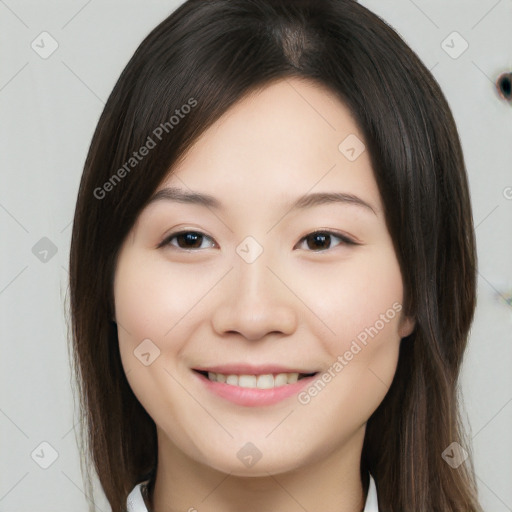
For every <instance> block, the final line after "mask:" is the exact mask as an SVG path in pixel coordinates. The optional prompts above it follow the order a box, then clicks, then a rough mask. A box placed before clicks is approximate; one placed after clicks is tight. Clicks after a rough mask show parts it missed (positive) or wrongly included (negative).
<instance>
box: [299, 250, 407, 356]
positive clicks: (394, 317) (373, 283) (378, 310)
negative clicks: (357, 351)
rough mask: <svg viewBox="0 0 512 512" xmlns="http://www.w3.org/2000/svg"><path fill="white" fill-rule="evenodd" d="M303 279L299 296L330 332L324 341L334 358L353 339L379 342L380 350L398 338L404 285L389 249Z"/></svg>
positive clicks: (371, 253) (356, 258) (344, 262)
mask: <svg viewBox="0 0 512 512" xmlns="http://www.w3.org/2000/svg"><path fill="white" fill-rule="evenodd" d="M304 275H308V276H309V277H308V278H307V279H303V280H302V285H303V286H304V288H303V290H302V291H301V292H300V293H301V294H302V296H304V297H308V299H307V303H308V305H309V304H311V310H312V311H313V313H314V314H315V315H316V317H317V319H321V320H322V323H323V324H324V325H325V326H326V327H327V330H326V331H325V332H326V334H325V335H324V336H322V337H321V339H322V340H323V342H324V344H325V345H326V347H327V349H328V352H329V353H330V354H331V355H332V356H334V355H339V354H340V353H343V352H344V351H345V350H348V349H349V348H350V345H351V342H352V341H353V340H359V341H361V343H363V344H364V342H365V341H368V340H375V343H373V345H374V346H375V348H378V346H379V344H381V343H385V341H386V340H387V339H390V338H392V339H395V338H396V337H397V336H398V326H399V320H400V315H401V313H400V311H401V309H402V299H403V283H402V277H401V273H400V267H399V265H398V262H397V260H396V257H395V254H394V251H393V250H392V249H391V248H388V247H383V248H382V249H381V250H379V251H376V250H375V251H367V253H365V254H360V255H358V256H357V257H354V258H351V259H350V260H346V261H343V262H336V263H335V264H333V265H331V266H329V268H328V269H327V270H326V268H323V269H321V270H319V271H318V272H315V274H311V273H306V272H305V273H304ZM368 345H369V342H368ZM366 352H367V355H368V351H366ZM363 359H364V358H363Z"/></svg>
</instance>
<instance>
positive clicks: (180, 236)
mask: <svg viewBox="0 0 512 512" xmlns="http://www.w3.org/2000/svg"><path fill="white" fill-rule="evenodd" d="M174 239H176V243H172V241H173V240H174ZM205 239H209V240H213V239H212V238H211V237H209V236H208V235H205V234H204V233H201V232H200V231H178V232H176V233H171V234H170V235H169V236H167V237H166V238H165V239H164V240H163V242H161V243H160V244H159V245H158V247H162V246H167V245H171V246H173V247H176V248H177V249H183V250H195V249H207V248H208V247H201V246H202V242H203V241H204V240H205ZM214 244H215V242H214Z"/></svg>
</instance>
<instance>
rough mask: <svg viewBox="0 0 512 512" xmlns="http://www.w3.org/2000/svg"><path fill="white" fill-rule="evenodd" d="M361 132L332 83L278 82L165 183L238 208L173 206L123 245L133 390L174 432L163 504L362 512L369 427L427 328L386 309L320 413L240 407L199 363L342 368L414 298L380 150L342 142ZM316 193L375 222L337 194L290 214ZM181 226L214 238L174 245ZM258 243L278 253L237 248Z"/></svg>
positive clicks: (225, 122) (224, 510) (159, 204)
mask: <svg viewBox="0 0 512 512" xmlns="http://www.w3.org/2000/svg"><path fill="white" fill-rule="evenodd" d="M350 134H355V135H356V136H357V137H358V138H359V139H360V140H361V141H363V140H364V138H363V136H362V134H361V133H360V131H359V129H358V127H357V126H356V124H355V122H354V119H353V118H352V116H351V115H350V113H349V111H348V109H347V108H346V107H345V106H344V105H343V104H342V103H341V102H340V101H339V100H338V99H337V97H336V96H334V95H333V94H332V93H331V92H330V91H329V90H327V89H325V88H324V87H323V86H320V85H318V84H316V83H313V82H310V81H306V80H302V79H298V78H293V79H286V80H280V81H277V82H274V83H272V84H271V85H267V86H266V87H265V88H264V89H262V90H259V91H257V92H255V93H253V94H250V95H248V96H246V97H245V98H243V99H242V100H241V101H240V102H238V103H237V104H236V105H235V106H233V107H232V108H231V109H230V110H229V111H228V112H226V114H225V115H224V116H222V117H221V118H220V119H219V120H218V121H217V122H216V123H215V124H214V125H212V126H211V127H210V128H209V129H208V130H207V131H206V132H204V134H203V135H202V136H201V137H200V138H199V139H198V140H197V141H196V143H195V145H194V146H193V147H192V148H191V149H190V150H189V152H188V153H187V154H186V155H185V158H183V159H182V160H181V161H180V162H179V163H178V165H176V166H175V168H174V169H173V173H172V174H169V175H168V176H167V177H166V179H165V180H164V181H163V182H162V183H161V185H160V186H159V187H158V190H160V189H162V188H164V187H166V186H170V185H173V186H177V187H180V188H182V189H184V190H185V191H188V192H190V191H192V190H193V191H198V192H202V193H208V194H211V195H213V196H215V197H216V198H217V199H218V200H219V201H221V202H222V205H223V209H221V210H218V211H217V210H215V209H213V208H209V207H205V206H202V205H196V204H184V203H178V202H171V201H164V200H161V201H156V202H153V203H151V204H150V205H149V206H147V207H146V208H145V209H144V210H143V211H142V212H141V215H140V216H139V217H138V219H137V222H136V223H135V225H134V226H133V228H132V231H131V232H130V234H129V235H128V237H127V238H126V240H125V241H124V244H123V246H122V248H121V252H120V254H119V258H118V262H117V266H116V274H115V283H114V296H115V309H116V321H117V322H118V325H119V327H120V328H119V348H120V353H121V358H122V363H123V367H124V369H125V372H126V375H127V379H128V381H129V383H130V386H131V387H132V389H133V391H134V393H135V395H136V396H137V398H138V399H139V401H140V402H141V404H142V405H143V406H144V408H145V409H146V410H147V411H148V413H149V414H150V416H151V417H152V418H153V419H154V421H155V423H156V426H157V435H158V469H157V475H156V483H155V490H154V494H153V497H152V508H153V510H154V511H155V512H164V511H166V512H168V511H178V510H180V511H186V510H190V509H192V510H193V509H197V510H198V511H199V512H231V511H232V512H237V511H239V510H242V509H243V510H245V511H247V512H252V511H254V512H256V511H257V512H261V511H280V512H296V511H297V512H298V511H301V512H303V511H304V510H307V511H315V510H322V511H323V512H331V511H332V512H334V511H336V512H359V511H361V510H362V509H363V507H364V504H365V499H366V496H365V494H364V492H363V487H362V483H361V478H360V473H359V465H360V457H361V451H362V444H363V440H364V435H365V427H366V422H367V420H368V418H369V417H370V416H371V414H372V413H373V412H374V411H375V409H376V408H377V407H378V405H379V404H380V403H381V401H382V400H383V398H384V396H385V394H386V392H387V390H388V387H389V385H390V383H391V381H392V379H393V376H394V373H395V370H396V365H397V360H398V351H399V346H400V341H401V338H402V337H405V336H407V335H409V334H410V333H411V331H412V330H413V328H414V321H413V319H411V318H407V317H405V316H403V314H402V312H399V313H397V314H396V315H395V316H394V318H392V319H389V318H388V317H386V318H388V321H387V322H385V323H384V327H383V328H381V329H380V330H379V331H378V334H377V335H374V337H372V338H369V340H368V343H367V345H366V346H363V345H361V344H360V345H361V346H362V349H361V350H360V352H358V353H357V355H354V357H353V358H352V360H350V361H348V362H347V364H346V365H344V367H343V369H342V371H338V372H337V373H336V375H335V377H334V378H332V380H331V381H330V382H329V383H328V385H326V386H325V387H324V388H323V389H322V390H321V392H319V393H318V394H317V395H316V396H315V397H313V398H312V399H311V400H310V402H309V403H307V404H302V403H299V401H298V399H297V396H293V397H290V398H287V399H285V400H284V401H282V402H279V403H277V404H274V405H268V406H261V407H246V406H241V405H235V404H233V403H232V402H230V401H228V400H226V399H224V398H221V397H219V396H217V395H215V394H213V393H211V392H210V391H209V390H207V389H206V387H205V386H204V385H203V384H202V383H201V382H200V381H199V380H198V379H197V377H196V375H195V374H194V373H193V371H192V368H194V367H199V366H202V367H204V366H213V365H218V364H226V363H239V362H249V363H252V364H265V363H267V364H271V363H273V364H282V365H285V366H287V367H289V368H292V367H298V368H304V369H310V370H311V371H315V370H317V371H320V372H325V371H327V370H328V368H329V367H332V365H333V363H334V362H335V361H336V360H337V358H338V356H340V355H343V354H344V353H345V352H346V351H347V350H349V348H350V346H351V343H352V342H353V341H354V340H355V339H356V337H357V336H358V334H360V333H361V332H363V331H364V330H365V328H368V327H370V326H374V325H375V323H376V321H377V320H379V318H382V317H381V316H380V315H382V314H386V311H388V310H389V309H390V308H392V305H393V304H395V305H396V304H399V305H400V304H401V303H402V300H403V292H404V290H403V283H402V276H401V273H400V268H399V265H398V262H397V259H396V254H395V252H394V248H393V242H392V239H391V238H390V235H389V232H388V230H387V227H386V223H385V218H384V215H383V210H382V203H381V198H380V194H379V190H378V187H377V184H376V181H375V178H374V175H373V171H372V168H371V164H370V159H369V154H368V152H367V151H363V152H362V153H361V154H360V156H359V157H358V158H357V159H356V160H355V161H349V159H347V158H346V157H345V155H344V154H342V152H340V150H339V149H338V146H339V144H340V143H341V142H342V141H343V140H344V139H345V138H346V137H347V136H348V135H350ZM314 192H345V193H350V194H354V195H357V196H358V197H359V198H361V199H363V200H364V201H366V202H367V203H369V204H370V205H371V206H372V208H373V209H374V210H375V213H374V212H372V211H371V210H370V209H368V208H364V207H361V206H356V205H354V204H347V203H335V202H331V203H328V204H323V205H317V206H313V207H310V208H306V209H304V210H297V211H289V207H288V206H287V205H288V204H289V201H292V200H294V199H295V198H296V197H298V196H301V195H303V194H305V193H314ZM181 230H187V231H193V232H196V233H197V232H200V233H203V234H205V235H206V236H205V237H203V238H202V239H201V238H199V239H198V241H197V243H196V244H195V245H194V243H192V244H190V243H189V245H188V246H187V245H186V241H185V242H183V240H181V241H180V240H179V239H178V238H176V237H174V238H173V239H172V240H169V243H168V244H167V245H163V246H161V247H157V246H158V244H159V243H160V242H162V241H163V240H165V239H166V237H168V236H169V235H171V234H172V233H174V232H179V231H181ZM318 230H324V231H325V230H332V231H336V232H338V233H341V234H343V235H345V236H348V237H350V238H351V239H352V240H355V241H357V242H358V243H359V244H360V245H347V244H344V243H343V242H342V240H341V239H339V238H336V236H335V235H332V237H330V238H329V236H327V238H326V239H325V240H322V239H320V241H318V239H315V238H314V237H313V240H311V237H310V241H309V243H308V241H307V240H305V239H304V237H306V236H307V235H309V234H311V233H313V232H315V231H318ZM249 235H250V236H252V237H254V239H256V240H257V242H258V243H259V244H260V246H261V247H262V248H263V252H262V254H261V255H260V256H259V257H258V258H257V259H256V260H255V261H253V262H252V263H247V262H246V261H245V260H244V259H243V258H242V257H240V256H239V254H238V253H237V251H236V249H237V246H238V245H239V244H240V243H241V242H242V241H243V240H244V239H245V237H247V236H249ZM186 247H192V249H188V250H187V249H186ZM388 316H389V315H388ZM148 338H149V339H150V340H151V341H152V342H153V343H154V344H155V346H157V347H158V349H159V350H160V353H159V355H158V357H156V359H154V361H153V362H152V363H151V364H149V365H147V366H146V365H144V364H142V363H141V362H140V360H139V359H138V358H137V357H135V356H134V350H136V349H137V347H138V345H139V344H140V343H141V341H142V340H144V339H148ZM319 375H321V373H320V374H319ZM249 441H250V442H251V443H253V444H254V445H255V446H256V447H257V448H258V450H259V451H260V452H261V454H262V456H261V459H260V460H259V461H258V462H257V463H255V464H254V465H252V466H251V467H246V466H245V465H244V464H243V463H242V462H241V461H240V460H239V458H238V457H237V452H238V451H239V450H240V449H241V448H242V447H243V446H244V445H245V444H246V443H247V442H249ZM141 442H144V440H143V439H141Z"/></svg>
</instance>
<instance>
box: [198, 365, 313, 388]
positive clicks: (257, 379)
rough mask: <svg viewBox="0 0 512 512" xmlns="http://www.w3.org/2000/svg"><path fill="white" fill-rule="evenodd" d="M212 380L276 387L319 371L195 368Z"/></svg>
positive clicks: (242, 385)
mask: <svg viewBox="0 0 512 512" xmlns="http://www.w3.org/2000/svg"><path fill="white" fill-rule="evenodd" d="M194 371H195V372H196V373H199V374H200V375H202V376H203V377H205V378H207V379H208V380H209V381H210V382H219V383H224V384H227V385H230V386H238V387H240V388H249V389H274V388H278V387H282V386H287V385H290V384H295V383H297V382H299V381H300V380H302V379H307V378H309V377H314V376H315V375H317V374H318V372H311V373H299V372H287V373H265V374H258V375H251V374H236V373H218V372H211V371H206V370H194Z"/></svg>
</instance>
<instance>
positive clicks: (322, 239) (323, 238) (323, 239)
mask: <svg viewBox="0 0 512 512" xmlns="http://www.w3.org/2000/svg"><path fill="white" fill-rule="evenodd" d="M329 236H330V235H325V234H322V233H316V234H314V235H311V238H313V239H314V240H315V241H316V240H320V246H322V242H323V243H324V244H325V243H326V240H327V238H328V237H329ZM315 245H317V246H318V244H316V242H315ZM310 248H311V247H310ZM320 248H322V247H320Z"/></svg>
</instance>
